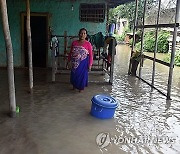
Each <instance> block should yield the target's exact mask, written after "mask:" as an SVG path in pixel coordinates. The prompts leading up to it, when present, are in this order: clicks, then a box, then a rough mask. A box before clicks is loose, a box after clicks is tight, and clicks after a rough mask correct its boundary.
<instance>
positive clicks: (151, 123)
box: [111, 45, 180, 154]
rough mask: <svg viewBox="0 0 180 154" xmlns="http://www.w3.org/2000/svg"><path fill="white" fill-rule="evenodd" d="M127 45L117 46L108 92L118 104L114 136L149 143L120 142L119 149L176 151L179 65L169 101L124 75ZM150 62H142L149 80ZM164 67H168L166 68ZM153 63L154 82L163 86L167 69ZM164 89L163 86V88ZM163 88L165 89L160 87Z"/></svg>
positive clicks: (179, 129) (179, 122)
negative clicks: (110, 90) (144, 140)
mask: <svg viewBox="0 0 180 154" xmlns="http://www.w3.org/2000/svg"><path fill="white" fill-rule="evenodd" d="M129 51H130V49H129V47H127V46H125V45H121V46H119V47H118V52H117V56H116V60H115V61H116V64H115V74H114V78H115V80H114V83H113V88H112V92H111V95H112V96H114V97H115V98H116V99H117V100H118V101H119V103H120V105H119V108H118V110H117V112H116V117H115V119H116V134H115V135H116V136H118V135H119V136H121V137H122V136H123V137H136V138H138V137H140V136H141V137H144V138H148V139H149V140H150V142H148V143H146V144H144V143H140V144H137V143H121V144H119V145H117V146H118V147H119V149H120V151H124V152H128V153H168V154H169V153H180V147H179V143H180V142H179V137H180V133H179V132H180V112H179V111H180V110H179V107H180V104H179V101H180V96H179V93H180V90H179V80H177V79H179V77H180V74H179V72H180V68H176V69H175V72H174V76H175V79H174V80H173V81H174V82H173V88H172V95H173V96H172V98H173V100H172V101H167V100H166V97H165V96H163V95H161V94H160V93H158V92H157V91H156V90H153V91H151V88H150V86H148V85H147V84H146V83H144V82H142V81H140V80H138V79H137V78H135V77H131V76H128V75H127V71H128V70H127V69H128V63H127V62H128V61H129V54H130V52H129ZM151 63H152V62H151V61H149V60H147V61H146V62H145V63H144V67H143V71H142V76H143V78H144V79H146V80H149V81H151V74H152V72H151V69H152V65H151ZM166 70H168V68H166ZM166 70H165V68H164V66H162V65H161V64H157V66H156V78H155V85H156V86H158V87H159V88H161V89H163V88H164V87H167V79H166V78H165V76H168V71H166ZM164 89H165V88H164ZM164 91H165V90H164Z"/></svg>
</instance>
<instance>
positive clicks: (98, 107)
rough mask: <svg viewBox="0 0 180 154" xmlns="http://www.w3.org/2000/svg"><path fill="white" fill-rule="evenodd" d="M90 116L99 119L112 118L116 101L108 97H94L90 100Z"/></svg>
mask: <svg viewBox="0 0 180 154" xmlns="http://www.w3.org/2000/svg"><path fill="white" fill-rule="evenodd" d="M91 101H92V106H91V115H92V116H94V117H96V118H100V119H110V118H113V116H114V113H115V110H116V108H117V107H118V103H117V101H116V100H115V99H114V98H113V97H111V96H108V95H95V96H94V97H93V98H92V99H91Z"/></svg>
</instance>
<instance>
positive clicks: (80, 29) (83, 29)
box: [79, 28, 88, 35]
mask: <svg viewBox="0 0 180 154" xmlns="http://www.w3.org/2000/svg"><path fill="white" fill-rule="evenodd" d="M83 30H85V31H86V34H87V35H88V32H87V29H86V28H81V29H80V30H79V35H80V33H81V31H83Z"/></svg>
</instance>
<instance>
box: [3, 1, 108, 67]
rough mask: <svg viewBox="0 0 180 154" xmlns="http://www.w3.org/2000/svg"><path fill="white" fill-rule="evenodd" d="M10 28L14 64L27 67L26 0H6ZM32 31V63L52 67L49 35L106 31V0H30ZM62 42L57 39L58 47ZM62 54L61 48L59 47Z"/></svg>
mask: <svg viewBox="0 0 180 154" xmlns="http://www.w3.org/2000/svg"><path fill="white" fill-rule="evenodd" d="M7 7H8V8H7V9H8V19H9V27H10V33H11V39H12V45H13V53H14V66H15V67H27V66H28V55H27V37H26V1H24V0H7ZM30 10H31V34H32V54H33V65H34V66H35V67H50V66H51V50H50V48H49V41H50V39H51V35H57V36H63V35H64V32H66V33H67V35H68V36H77V35H78V31H79V29H80V28H82V27H84V28H86V29H87V30H88V33H89V35H93V34H96V33H98V32H102V33H103V34H105V33H106V26H107V24H106V23H107V2H106V1H105V0H69V1H68V0H67V1H65V0H31V1H30ZM2 29H3V28H2V20H1V17H0V67H5V66H6V47H5V41H4V37H3V30H2ZM63 45H64V41H62V40H60V43H59V46H60V48H61V47H62V46H63ZM60 52H61V53H63V51H62V50H60Z"/></svg>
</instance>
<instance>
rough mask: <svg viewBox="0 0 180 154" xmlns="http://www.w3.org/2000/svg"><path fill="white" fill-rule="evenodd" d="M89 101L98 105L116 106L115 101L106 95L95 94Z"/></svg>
mask: <svg viewBox="0 0 180 154" xmlns="http://www.w3.org/2000/svg"><path fill="white" fill-rule="evenodd" d="M91 101H92V102H93V103H95V104H97V105H99V106H102V107H106V108H116V107H117V106H118V103H117V101H116V100H115V99H114V98H113V97H111V96H108V95H95V96H94V97H93V98H92V99H91Z"/></svg>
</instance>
